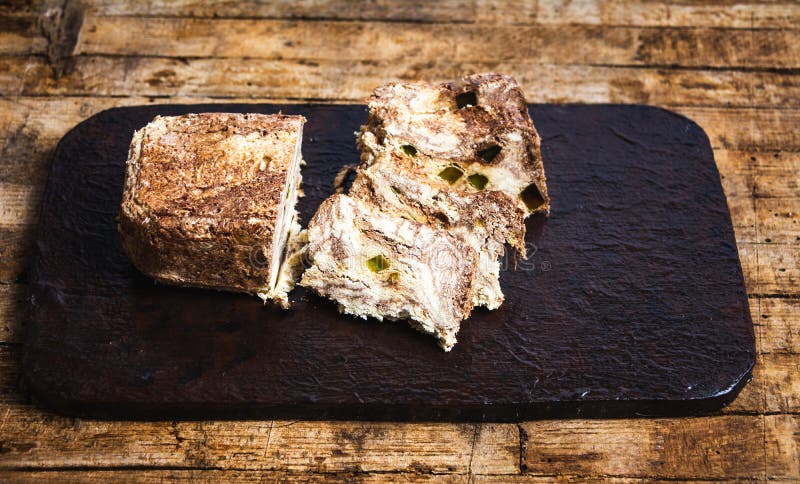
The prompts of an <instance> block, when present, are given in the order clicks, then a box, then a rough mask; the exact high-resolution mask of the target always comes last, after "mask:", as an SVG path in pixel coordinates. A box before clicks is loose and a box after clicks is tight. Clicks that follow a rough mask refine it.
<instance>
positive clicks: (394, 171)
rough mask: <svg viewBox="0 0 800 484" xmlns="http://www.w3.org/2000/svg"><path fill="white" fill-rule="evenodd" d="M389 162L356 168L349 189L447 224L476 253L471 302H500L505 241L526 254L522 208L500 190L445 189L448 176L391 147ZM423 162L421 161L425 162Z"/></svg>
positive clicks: (396, 209)
mask: <svg viewBox="0 0 800 484" xmlns="http://www.w3.org/2000/svg"><path fill="white" fill-rule="evenodd" d="M393 155H394V156H393V159H392V161H391V163H375V164H373V165H370V166H366V167H362V169H361V170H359V172H358V175H357V176H356V179H355V180H354V182H353V186H352V188H351V190H350V193H351V194H352V195H353V196H357V197H359V198H362V199H364V200H372V201H373V202H374V203H375V204H376V205H378V206H380V207H381V208H382V209H384V210H387V211H391V212H392V213H394V214H397V215H399V216H401V217H403V218H407V219H410V220H415V221H418V222H421V223H425V224H428V225H431V226H434V227H438V228H443V229H447V230H449V231H450V232H451V233H453V234H454V235H456V236H458V237H460V238H461V239H462V240H463V241H464V242H466V243H467V244H469V245H470V246H471V247H472V248H473V250H474V251H475V252H476V253H477V254H479V261H478V265H477V272H476V277H475V281H474V284H473V285H474V288H473V304H474V305H476V306H486V307H487V308H489V309H496V308H497V307H499V306H500V304H502V302H503V293H502V290H501V289H500V281H499V277H500V259H501V258H502V257H503V256H504V255H505V244H509V245H511V246H512V247H513V248H514V249H515V250H516V251H517V253H518V254H520V255H522V256H523V257H524V255H525V224H524V213H523V212H522V211H521V210H519V208H518V207H517V206H516V204H515V203H514V202H513V201H512V200H510V199H509V198H508V197H506V196H504V195H503V194H502V193H499V192H496V191H480V192H475V193H463V192H458V191H454V190H448V189H447V188H446V187H444V186H442V183H444V184H445V185H446V184H447V182H444V181H443V180H441V179H439V178H438V177H429V176H426V174H425V172H424V169H422V168H420V166H419V165H420V162H419V160H418V159H417V158H416V157H413V158H412V157H409V156H408V155H406V154H404V153H402V152H401V153H393ZM423 168H424V164H423Z"/></svg>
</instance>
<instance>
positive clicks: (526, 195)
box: [519, 183, 544, 212]
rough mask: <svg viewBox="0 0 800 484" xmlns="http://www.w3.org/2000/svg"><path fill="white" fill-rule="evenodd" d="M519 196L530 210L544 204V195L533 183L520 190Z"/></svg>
mask: <svg viewBox="0 0 800 484" xmlns="http://www.w3.org/2000/svg"><path fill="white" fill-rule="evenodd" d="M519 196H520V198H522V201H523V202H524V203H525V206H526V207H528V210H530V211H531V212H533V211H534V210H536V209H537V208H539V207H541V206H542V205H543V204H544V196H543V195H542V192H540V191H539V187H537V186H536V184H535V183H531V184H530V185H528V186H527V187H526V188H525V190H522V193H520V194H519Z"/></svg>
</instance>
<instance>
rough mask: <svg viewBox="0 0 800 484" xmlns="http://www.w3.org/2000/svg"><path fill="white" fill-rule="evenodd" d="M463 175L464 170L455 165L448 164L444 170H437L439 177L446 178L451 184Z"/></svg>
mask: <svg viewBox="0 0 800 484" xmlns="http://www.w3.org/2000/svg"><path fill="white" fill-rule="evenodd" d="M463 175H464V170H462V169H461V168H460V167H458V166H456V165H450V166H448V167H446V168H445V169H444V170H442V171H440V172H439V178H441V179H443V180H446V181H447V183H449V184H451V185H452V184H453V183H455V182H456V181H458V179H459V178H461V177H462V176H463Z"/></svg>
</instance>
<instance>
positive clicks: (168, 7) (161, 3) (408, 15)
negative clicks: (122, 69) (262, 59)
mask: <svg viewBox="0 0 800 484" xmlns="http://www.w3.org/2000/svg"><path fill="white" fill-rule="evenodd" d="M86 3H87V6H88V8H89V9H90V10H91V11H92V12H94V13H96V14H98V15H126V16H133V17H140V16H146V17H150V16H168V17H196V18H208V17H214V18H219V17H224V18H236V17H240V18H242V17H244V18H292V19H336V20H377V21H382V22H397V21H412V22H448V23H449V22H457V23H466V22H474V21H478V20H481V21H494V22H502V21H509V20H510V17H511V15H509V13H510V12H517V14H518V17H517V19H518V21H527V22H531V21H533V20H534V19H535V15H536V4H535V3H533V2H531V4H530V5H519V6H518V8H516V9H515V8H514V5H509V3H508V2H504V1H502V0H501V1H498V0H444V1H438V2H428V1H425V0H412V1H403V0H383V1H380V2H361V3H354V2H350V1H347V0H304V1H299V2H296V1H295V2H293V1H290V0H278V1H272V2H263V1H258V0H246V1H242V2H237V1H230V0H227V1H219V2H204V1H201V0H179V1H165V0H151V1H148V2H115V1H113V0H91V1H88V2H86Z"/></svg>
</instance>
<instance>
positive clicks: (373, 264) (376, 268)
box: [367, 254, 390, 272]
mask: <svg viewBox="0 0 800 484" xmlns="http://www.w3.org/2000/svg"><path fill="white" fill-rule="evenodd" d="M389 265H390V264H389V259H387V258H386V257H384V256H383V255H382V254H378V255H376V256H375V257H373V258H371V259H369V260H367V267H368V268H369V270H371V271H372V272H380V271H383V270H386V269H388V268H389Z"/></svg>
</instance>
